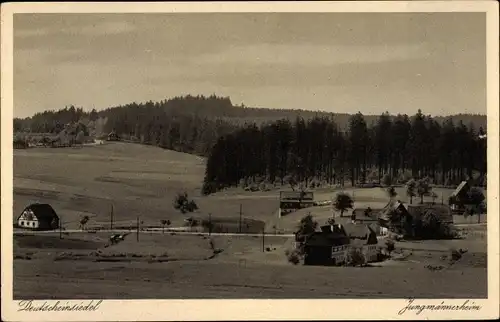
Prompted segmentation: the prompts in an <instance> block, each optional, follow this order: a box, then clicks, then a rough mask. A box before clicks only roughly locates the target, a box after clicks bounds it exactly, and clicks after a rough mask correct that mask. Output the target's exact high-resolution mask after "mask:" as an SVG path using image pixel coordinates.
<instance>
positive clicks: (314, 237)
mask: <svg viewBox="0 0 500 322" xmlns="http://www.w3.org/2000/svg"><path fill="white" fill-rule="evenodd" d="M348 243H349V238H348V237H347V236H346V235H344V234H342V233H338V232H328V233H326V232H319V231H316V232H314V233H312V234H310V235H308V236H307V237H306V238H305V244H306V246H338V245H345V244H348Z"/></svg>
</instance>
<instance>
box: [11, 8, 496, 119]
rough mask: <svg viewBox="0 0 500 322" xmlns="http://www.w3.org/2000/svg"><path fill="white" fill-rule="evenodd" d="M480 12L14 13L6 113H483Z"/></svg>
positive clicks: (483, 59) (483, 55) (482, 26)
mask: <svg viewBox="0 0 500 322" xmlns="http://www.w3.org/2000/svg"><path fill="white" fill-rule="evenodd" d="M485 28H486V27H485V14H484V13H256V14H251V13H238V14H235V13H224V14H212V13H209V14H192V13H190V14H186V13H182V14H16V15H15V16H14V114H15V116H17V117H25V116H30V115H32V114H34V113H35V112H39V111H43V110H46V109H59V108H63V107H64V106H65V105H71V104H73V105H76V106H82V107H84V108H85V109H87V110H90V109H92V107H93V106H95V108H97V109H102V108H106V107H110V106H116V105H119V104H126V103H130V102H133V101H136V102H142V101H147V100H153V101H156V100H161V99H165V98H169V97H173V96H178V95H184V94H193V95H197V94H205V95H210V94H212V93H215V94H217V95H222V96H230V97H231V100H232V101H233V104H240V103H244V104H245V105H247V106H254V107H270V108H302V109H311V110H325V111H331V112H357V111H361V112H362V113H364V114H379V113H382V112H384V111H389V112H390V113H408V114H414V113H415V112H416V110H417V109H419V108H420V109H422V110H423V112H424V113H425V114H432V115H445V114H455V113H482V114H486V51H485V43H486V40H485V37H486V29H485Z"/></svg>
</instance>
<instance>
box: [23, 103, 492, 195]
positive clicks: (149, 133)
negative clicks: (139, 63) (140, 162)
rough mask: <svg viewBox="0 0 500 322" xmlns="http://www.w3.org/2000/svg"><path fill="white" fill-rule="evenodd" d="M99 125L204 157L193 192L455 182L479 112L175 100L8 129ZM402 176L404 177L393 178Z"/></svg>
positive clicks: (479, 125) (478, 173)
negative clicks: (332, 109) (254, 186)
mask: <svg viewBox="0 0 500 322" xmlns="http://www.w3.org/2000/svg"><path fill="white" fill-rule="evenodd" d="M79 122H80V123H84V124H85V125H89V126H90V125H93V126H95V124H97V123H100V124H102V126H101V127H102V128H101V129H100V131H99V132H101V133H98V135H106V134H107V133H109V132H111V131H115V132H116V133H117V134H118V135H119V136H120V137H121V138H122V139H124V140H130V141H134V142H140V143H143V144H150V145H156V146H160V147H162V148H166V149H172V150H176V151H180V152H187V153H193V154H197V155H201V156H206V157H207V168H206V176H205V180H204V187H203V192H204V193H206V194H208V193H212V192H215V191H217V190H220V189H223V188H225V187H229V186H235V185H238V184H240V183H241V182H247V183H248V182H269V183H274V182H280V183H281V184H286V183H287V182H290V181H296V182H304V183H305V184H306V185H307V184H309V183H311V182H312V181H314V180H317V181H322V182H328V183H330V184H343V183H344V181H345V180H348V181H350V182H351V183H354V184H358V183H367V182H380V179H381V177H382V176H384V175H390V176H391V178H393V180H395V181H397V180H399V179H402V178H403V177H405V176H407V177H414V178H418V177H425V176H427V177H429V178H432V180H433V181H434V183H438V184H455V183H456V182H458V181H460V180H462V179H466V178H472V177H479V178H484V174H485V173H486V139H484V138H483V137H484V136H485V134H486V116H484V115H471V114H458V115H453V116H448V117H443V116H440V117H431V116H428V115H424V114H422V112H421V111H420V110H419V111H416V114H415V115H411V116H408V115H389V114H388V113H384V114H382V115H379V116H376V115H363V114H361V113H359V112H358V113H356V114H353V115H349V114H335V113H327V112H314V111H306V110H275V109H264V108H249V107H245V106H243V105H242V106H233V104H232V103H231V100H230V99H229V98H227V97H217V96H215V95H212V96H210V97H204V96H190V95H188V96H183V97H175V98H172V99H169V100H164V101H160V102H152V101H149V102H146V103H140V104H139V103H131V104H127V105H123V106H116V107H111V108H108V109H105V110H102V111H96V110H92V111H91V112H85V111H84V110H83V109H82V108H76V107H74V106H71V107H66V108H64V109H61V110H57V111H55V110H54V111H45V112H42V113H37V114H35V115H34V116H33V117H30V118H25V119H19V118H16V119H14V132H15V133H19V132H32V133H54V134H57V133H58V132H60V131H61V130H62V129H63V128H64V127H65V125H66V124H72V123H79ZM403 179H404V178H403Z"/></svg>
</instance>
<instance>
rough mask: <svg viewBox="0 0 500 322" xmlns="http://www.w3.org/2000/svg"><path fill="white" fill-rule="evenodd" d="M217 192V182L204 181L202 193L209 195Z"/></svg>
mask: <svg viewBox="0 0 500 322" xmlns="http://www.w3.org/2000/svg"><path fill="white" fill-rule="evenodd" d="M215 192H217V184H215V182H203V186H202V188H201V193H202V194H203V195H204V196H207V195H209V194H212V193H215Z"/></svg>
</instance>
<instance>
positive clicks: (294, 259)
mask: <svg viewBox="0 0 500 322" xmlns="http://www.w3.org/2000/svg"><path fill="white" fill-rule="evenodd" d="M285 255H286V258H287V259H288V261H289V262H290V263H292V264H293V265H297V264H298V263H300V260H301V258H302V254H301V253H300V251H299V250H297V249H294V250H292V251H290V250H286V251H285Z"/></svg>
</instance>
